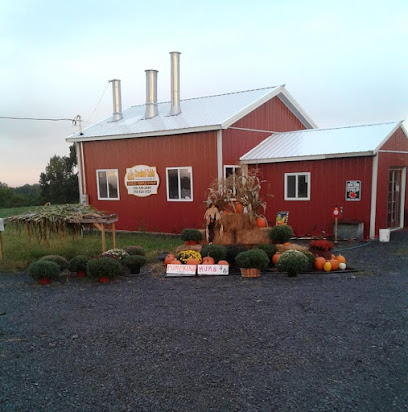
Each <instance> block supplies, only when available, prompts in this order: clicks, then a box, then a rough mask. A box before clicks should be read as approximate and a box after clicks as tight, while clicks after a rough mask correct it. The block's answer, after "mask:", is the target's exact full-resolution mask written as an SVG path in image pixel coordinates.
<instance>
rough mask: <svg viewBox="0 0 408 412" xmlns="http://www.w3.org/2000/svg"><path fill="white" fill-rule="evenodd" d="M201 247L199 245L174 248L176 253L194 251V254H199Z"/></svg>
mask: <svg viewBox="0 0 408 412" xmlns="http://www.w3.org/2000/svg"><path fill="white" fill-rule="evenodd" d="M202 248H203V247H202V246H201V245H180V246H177V248H176V253H180V252H184V251H185V250H194V251H195V252H201V249H202Z"/></svg>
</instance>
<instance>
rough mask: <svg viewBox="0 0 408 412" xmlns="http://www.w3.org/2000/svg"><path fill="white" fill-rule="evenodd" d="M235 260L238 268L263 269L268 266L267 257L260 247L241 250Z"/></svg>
mask: <svg viewBox="0 0 408 412" xmlns="http://www.w3.org/2000/svg"><path fill="white" fill-rule="evenodd" d="M235 262H236V264H237V265H238V266H239V267H240V268H244V269H260V270H265V269H266V268H267V267H268V264H269V258H268V256H267V254H266V253H265V252H264V251H263V250H261V249H250V250H247V251H245V252H241V253H240V254H239V255H238V256H237V257H236V258H235Z"/></svg>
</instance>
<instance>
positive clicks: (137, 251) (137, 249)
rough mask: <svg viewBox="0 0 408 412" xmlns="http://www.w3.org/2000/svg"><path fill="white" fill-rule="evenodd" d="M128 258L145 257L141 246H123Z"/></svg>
mask: <svg viewBox="0 0 408 412" xmlns="http://www.w3.org/2000/svg"><path fill="white" fill-rule="evenodd" d="M123 250H124V251H125V252H127V253H128V254H129V255H130V256H145V255H146V252H145V251H144V249H143V248H142V247H141V246H125V247H124V248H123Z"/></svg>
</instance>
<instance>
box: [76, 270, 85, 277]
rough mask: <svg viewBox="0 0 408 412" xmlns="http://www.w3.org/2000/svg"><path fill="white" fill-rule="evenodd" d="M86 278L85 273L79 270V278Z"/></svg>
mask: <svg viewBox="0 0 408 412" xmlns="http://www.w3.org/2000/svg"><path fill="white" fill-rule="evenodd" d="M84 277H85V271H83V270H78V272H77V278H84Z"/></svg>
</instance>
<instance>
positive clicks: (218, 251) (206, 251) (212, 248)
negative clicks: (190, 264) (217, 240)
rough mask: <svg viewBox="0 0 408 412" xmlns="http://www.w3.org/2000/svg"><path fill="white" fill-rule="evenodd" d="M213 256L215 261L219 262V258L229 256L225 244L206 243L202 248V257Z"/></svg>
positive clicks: (223, 258)
mask: <svg viewBox="0 0 408 412" xmlns="http://www.w3.org/2000/svg"><path fill="white" fill-rule="evenodd" d="M208 256H210V257H212V258H213V259H214V263H218V261H219V260H225V259H226V257H227V248H226V247H225V246H224V245H217V244H211V245H205V246H204V247H203V248H202V249H201V257H202V258H203V259H204V258H206V257H208Z"/></svg>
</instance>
